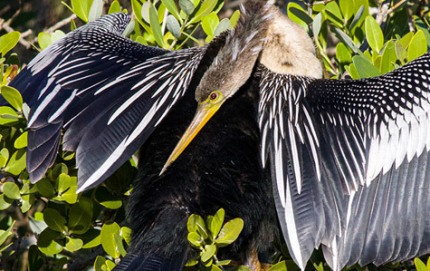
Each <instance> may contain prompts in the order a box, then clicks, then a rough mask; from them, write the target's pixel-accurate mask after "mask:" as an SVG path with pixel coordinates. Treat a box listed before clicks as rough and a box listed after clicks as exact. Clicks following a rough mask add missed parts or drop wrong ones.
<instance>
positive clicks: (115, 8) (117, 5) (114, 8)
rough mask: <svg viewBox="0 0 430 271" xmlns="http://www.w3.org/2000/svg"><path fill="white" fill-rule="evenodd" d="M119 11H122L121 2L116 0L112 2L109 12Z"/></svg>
mask: <svg viewBox="0 0 430 271" xmlns="http://www.w3.org/2000/svg"><path fill="white" fill-rule="evenodd" d="M117 12H121V4H120V3H119V2H118V1H117V0H114V1H113V2H112V4H110V7H109V11H108V14H112V13H117Z"/></svg>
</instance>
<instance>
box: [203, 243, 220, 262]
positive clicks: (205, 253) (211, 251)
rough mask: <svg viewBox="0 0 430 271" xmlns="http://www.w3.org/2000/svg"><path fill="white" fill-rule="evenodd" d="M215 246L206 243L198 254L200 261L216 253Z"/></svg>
mask: <svg viewBox="0 0 430 271" xmlns="http://www.w3.org/2000/svg"><path fill="white" fill-rule="evenodd" d="M216 251H217V248H216V245H214V244H210V245H206V246H205V248H204V251H203V253H202V254H201V255H200V258H201V260H202V262H207V261H209V260H210V259H212V257H213V256H214V255H215V254H216Z"/></svg>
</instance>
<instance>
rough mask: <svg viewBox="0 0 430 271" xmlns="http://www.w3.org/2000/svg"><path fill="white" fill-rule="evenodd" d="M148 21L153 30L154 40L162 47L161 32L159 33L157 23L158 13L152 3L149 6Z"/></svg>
mask: <svg viewBox="0 0 430 271" xmlns="http://www.w3.org/2000/svg"><path fill="white" fill-rule="evenodd" d="M149 22H150V25H151V28H152V31H153V32H154V38H155V41H156V42H157V44H158V45H159V46H160V47H164V41H163V34H162V33H161V27H160V24H159V23H158V13H157V10H156V9H155V7H154V5H151V6H150V7H149Z"/></svg>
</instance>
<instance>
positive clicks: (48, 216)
mask: <svg viewBox="0 0 430 271" xmlns="http://www.w3.org/2000/svg"><path fill="white" fill-rule="evenodd" d="M43 218H44V220H45V222H46V224H47V225H48V227H49V228H50V229H52V230H54V231H57V232H64V231H67V226H66V223H67V221H66V219H65V218H64V217H63V216H62V215H61V214H60V213H59V212H58V211H57V210H55V209H52V208H46V209H45V210H43Z"/></svg>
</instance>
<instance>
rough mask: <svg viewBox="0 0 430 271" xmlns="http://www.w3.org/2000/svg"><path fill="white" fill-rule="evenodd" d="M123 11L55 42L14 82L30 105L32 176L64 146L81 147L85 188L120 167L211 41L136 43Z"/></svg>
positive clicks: (159, 117)
mask: <svg viewBox="0 0 430 271" xmlns="http://www.w3.org/2000/svg"><path fill="white" fill-rule="evenodd" d="M129 21H130V17H129V16H128V15H125V14H122V13H118V14H113V15H108V16H105V17H103V18H101V19H99V20H97V21H94V22H92V23H89V24H87V25H85V26H83V27H81V28H79V29H77V30H76V31H74V32H71V33H70V34H69V35H67V36H66V37H65V38H64V39H62V40H60V41H58V42H56V43H55V44H53V45H52V46H50V47H49V48H47V49H46V50H45V51H43V52H42V53H40V54H39V55H38V56H37V57H36V58H35V59H33V60H32V61H31V62H30V63H29V65H28V66H27V67H26V68H25V69H24V70H23V71H21V72H20V73H19V75H18V76H17V77H16V78H15V80H14V81H13V82H12V83H11V85H12V86H14V87H16V88H17V89H19V90H20V91H21V92H22V94H23V97H24V101H25V102H26V103H28V105H29V106H30V108H31V111H30V115H29V119H28V128H29V138H28V141H29V143H28V153H27V167H28V171H29V173H30V178H31V180H32V181H33V182H35V181H37V180H39V179H40V178H41V177H43V175H44V174H45V172H46V170H47V169H48V168H49V166H51V165H52V164H53V162H54V159H55V156H56V153H57V150H58V146H59V144H60V135H61V131H62V130H63V128H64V130H65V133H64V139H63V143H64V148H65V149H67V150H72V151H76V157H77V159H76V160H77V167H78V168H79V171H78V180H79V183H78V185H79V190H80V191H82V190H84V189H87V188H89V187H93V186H95V185H96V184H98V183H100V182H101V181H103V180H104V179H105V178H107V177H108V176H109V175H110V174H112V173H113V171H115V170H116V169H117V168H118V167H119V166H121V165H122V164H123V163H124V162H125V161H126V160H127V159H128V158H129V157H130V156H131V155H132V154H133V153H134V152H136V150H137V149H138V148H139V147H140V145H141V144H143V142H144V141H145V140H146V139H147V138H148V136H149V135H150V134H151V133H152V131H153V130H154V129H155V127H156V126H157V124H158V123H159V122H161V121H162V120H163V118H164V116H166V114H167V113H168V112H169V111H170V109H171V108H172V106H174V105H175V103H176V102H177V101H178V100H180V99H181V97H182V96H183V95H184V93H185V91H186V90H187V88H188V86H189V84H190V82H191V80H192V78H193V75H194V72H195V71H196V69H197V68H198V67H199V63H200V61H201V59H202V58H203V56H204V55H205V52H206V51H207V48H208V47H201V48H191V49H187V50H181V51H176V52H170V51H166V50H162V49H157V48H153V47H147V46H143V45H140V44H138V43H135V42H132V41H130V40H128V39H126V38H124V37H122V36H121V35H122V33H123V31H124V30H125V28H126V26H127V24H128V23H129Z"/></svg>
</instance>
